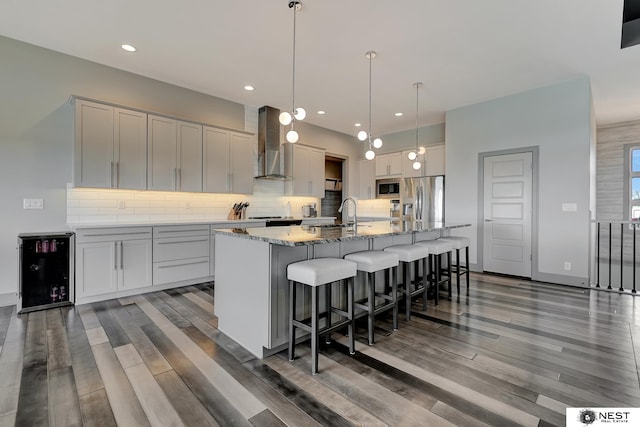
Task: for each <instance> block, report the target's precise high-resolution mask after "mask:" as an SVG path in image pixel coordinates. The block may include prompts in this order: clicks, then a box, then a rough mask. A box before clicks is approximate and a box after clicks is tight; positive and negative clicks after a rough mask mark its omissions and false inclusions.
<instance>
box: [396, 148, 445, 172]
mask: <svg viewBox="0 0 640 427" xmlns="http://www.w3.org/2000/svg"><path fill="white" fill-rule="evenodd" d="M411 151H413V150H405V151H403V152H402V177H403V178H413V177H417V176H434V175H444V172H445V146H444V144H442V145H432V146H430V147H426V149H425V152H424V154H418V157H417V158H416V160H418V161H419V162H420V168H419V169H417V170H416V169H414V168H413V163H414V161H411V160H409V157H408V154H409V152H411Z"/></svg>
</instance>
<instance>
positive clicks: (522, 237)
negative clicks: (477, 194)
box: [483, 152, 533, 277]
mask: <svg viewBox="0 0 640 427" xmlns="http://www.w3.org/2000/svg"><path fill="white" fill-rule="evenodd" d="M532 158H533V155H532V153H530V152H527V153H517V154H505V155H500V156H488V157H485V158H484V223H483V226H484V247H483V270H484V271H490V272H494V273H502V274H511V275H514V276H522V277H531V217H532V193H533V190H532V181H533V178H532V177H533V169H532Z"/></svg>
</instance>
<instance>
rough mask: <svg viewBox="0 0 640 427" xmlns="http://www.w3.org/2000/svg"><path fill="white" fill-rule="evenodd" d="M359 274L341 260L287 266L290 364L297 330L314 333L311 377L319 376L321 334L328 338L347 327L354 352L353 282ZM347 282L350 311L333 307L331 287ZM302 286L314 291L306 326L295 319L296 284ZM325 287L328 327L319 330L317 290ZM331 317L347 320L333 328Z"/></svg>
mask: <svg viewBox="0 0 640 427" xmlns="http://www.w3.org/2000/svg"><path fill="white" fill-rule="evenodd" d="M356 274H357V264H356V263H355V262H351V261H347V260H344V259H340V258H317V259H311V260H308V261H300V262H294V263H292V264H289V265H288V266H287V279H288V280H289V360H290V361H293V359H294V358H295V346H296V328H300V329H303V330H305V331H307V332H310V333H311V373H312V374H313V375H316V374H317V373H318V340H319V338H320V335H321V334H327V333H330V332H332V331H335V330H336V329H339V328H342V327H343V326H345V325H347V326H348V329H349V352H350V353H351V354H354V353H355V348H354V344H355V343H354V329H355V328H354V322H355V319H354V316H353V312H354V309H353V282H354V278H355V276H356ZM344 280H347V310H346V311H344V310H340V309H338V308H336V307H332V306H331V284H332V283H334V282H338V281H340V282H342V281H344ZM297 283H301V284H303V285H306V286H309V287H310V288H311V321H310V323H305V322H304V321H300V320H297V319H296V284H297ZM320 286H326V292H327V293H326V295H327V310H326V312H325V313H323V317H326V318H327V320H326V324H325V326H324V327H323V328H320V327H319V320H320V314H319V301H318V289H319V287H320ZM331 313H336V314H338V315H340V316H342V317H344V318H345V319H344V320H342V321H339V322H336V323H334V324H331Z"/></svg>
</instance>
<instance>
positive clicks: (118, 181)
mask: <svg viewBox="0 0 640 427" xmlns="http://www.w3.org/2000/svg"><path fill="white" fill-rule="evenodd" d="M116 188H120V162H116Z"/></svg>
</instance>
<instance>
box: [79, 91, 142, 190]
mask: <svg viewBox="0 0 640 427" xmlns="http://www.w3.org/2000/svg"><path fill="white" fill-rule="evenodd" d="M74 157H75V159H74V174H73V179H74V184H75V185H76V186H78V187H95V188H126V189H132V190H144V189H146V187H147V169H146V166H147V114H146V113H142V112H139V111H133V110H127V109H123V108H117V107H112V106H110V105H105V104H100V103H96V102H91V101H86V100H82V99H76V100H75V149H74Z"/></svg>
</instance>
